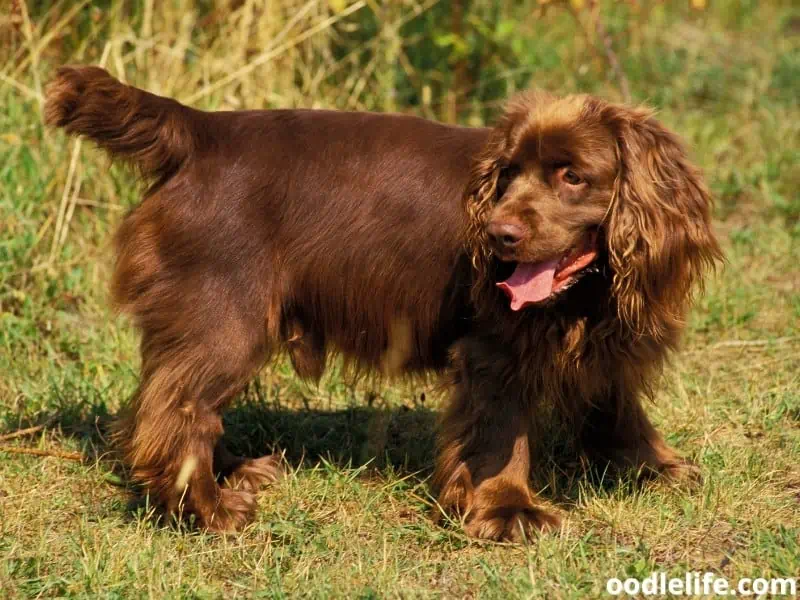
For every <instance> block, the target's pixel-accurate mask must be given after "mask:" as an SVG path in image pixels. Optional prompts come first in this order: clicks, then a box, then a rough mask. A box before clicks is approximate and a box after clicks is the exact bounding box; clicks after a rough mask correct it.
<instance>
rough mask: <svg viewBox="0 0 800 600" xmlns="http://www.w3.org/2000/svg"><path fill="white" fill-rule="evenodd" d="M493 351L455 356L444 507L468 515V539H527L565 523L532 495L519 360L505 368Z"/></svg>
mask: <svg viewBox="0 0 800 600" xmlns="http://www.w3.org/2000/svg"><path fill="white" fill-rule="evenodd" d="M490 345H491V344H489V343H488V342H485V341H477V340H467V341H464V342H462V343H460V345H459V347H458V348H457V349H456V350H455V351H454V353H453V364H454V382H453V397H452V398H451V401H450V405H449V406H448V408H447V409H446V412H445V414H444V418H443V422H442V426H441V432H440V436H439V456H438V459H437V464H436V473H435V476H434V486H435V487H436V488H437V490H438V493H439V504H440V506H441V507H442V509H444V510H446V511H448V512H450V513H453V514H455V515H457V516H460V517H461V518H462V519H463V522H464V527H465V530H466V532H467V534H469V535H471V536H473V537H477V538H484V539H492V540H510V541H522V540H524V539H527V538H529V537H530V535H531V534H532V533H534V532H536V531H539V530H544V529H550V528H555V527H557V526H558V525H559V523H560V519H559V517H558V516H557V515H556V514H554V513H553V512H550V511H548V510H546V509H545V508H543V507H542V506H541V505H540V504H539V503H538V502H537V500H536V495H535V494H534V492H533V491H532V490H531V489H530V485H529V481H528V478H529V473H530V467H531V450H530V441H529V436H530V435H531V429H532V419H531V414H530V402H529V401H528V399H527V398H526V397H525V396H526V391H525V390H524V388H523V387H522V386H521V384H519V383H518V381H517V379H516V377H514V376H513V373H514V372H515V365H513V364H511V362H512V361H513V359H509V363H508V364H505V363H504V360H503V358H502V356H503V355H502V353H498V352H497V350H496V349H492V348H490V347H489V346H490Z"/></svg>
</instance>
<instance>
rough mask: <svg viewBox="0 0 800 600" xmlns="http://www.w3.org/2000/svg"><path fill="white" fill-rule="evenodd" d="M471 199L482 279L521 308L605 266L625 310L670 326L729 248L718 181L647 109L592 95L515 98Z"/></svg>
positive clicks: (553, 300)
mask: <svg viewBox="0 0 800 600" xmlns="http://www.w3.org/2000/svg"><path fill="white" fill-rule="evenodd" d="M466 208H467V211H468V214H469V217H470V235H469V238H470V243H471V248H470V249H471V252H472V258H473V263H474V265H475V267H476V268H477V270H478V274H477V277H478V282H477V283H478V287H480V286H483V287H484V288H485V287H486V286H494V285H496V286H497V287H499V288H500V289H502V290H503V291H504V292H505V294H506V296H507V298H508V302H509V304H510V307H511V309H512V310H514V311H520V310H524V309H526V308H528V307H531V306H548V305H554V304H557V303H559V302H560V301H562V300H563V298H564V297H565V296H566V295H569V294H575V293H579V291H578V290H579V289H580V288H581V286H580V285H577V284H579V282H580V281H581V280H582V279H585V278H604V279H605V280H606V281H607V283H608V289H609V290H610V291H611V297H612V298H613V299H614V301H615V304H616V307H617V313H618V316H619V317H620V318H621V319H622V320H624V321H625V322H626V323H627V324H628V325H629V326H630V327H631V328H632V329H635V330H636V331H638V332H641V333H647V334H650V335H656V336H660V334H661V333H663V331H662V330H663V329H664V327H667V326H670V325H678V324H679V323H680V321H681V319H682V316H683V313H684V309H685V307H686V304H687V302H688V300H689V299H690V297H691V290H692V288H693V284H694V283H695V282H697V281H698V280H700V278H701V276H702V274H703V271H704V270H705V269H706V268H707V267H709V266H712V265H713V264H714V263H715V261H717V260H718V259H721V256H722V255H721V252H720V249H719V245H718V244H717V241H716V239H715V237H714V234H713V232H712V230H711V224H710V221H711V218H710V211H711V199H710V196H709V192H708V190H707V188H706V187H705V185H704V183H703V181H702V179H701V177H700V175H699V173H698V171H697V170H696V169H695V168H694V167H693V166H692V165H691V164H690V163H689V161H688V159H687V157H686V154H685V152H684V150H683V148H682V145H681V143H680V141H679V140H678V139H677V138H676V137H675V135H673V134H672V133H671V132H669V131H668V130H667V129H666V128H664V127H663V126H662V125H661V124H660V123H658V122H657V121H656V120H655V119H654V118H653V117H652V114H651V112H650V111H648V110H645V109H639V108H631V107H627V106H621V105H616V104H611V103H608V102H605V101H602V100H599V99H597V98H593V97H589V96H567V97H563V98H558V97H555V96H552V95H549V94H546V93H541V92H536V93H530V94H527V95H523V96H520V97H518V98H516V99H514V100H512V101H511V102H510V103H509V105H508V107H507V109H506V112H505V114H504V116H503V117H502V118H501V120H500V122H499V123H498V125H497V127H496V128H495V129H494V131H493V132H492V134H491V136H490V140H489V142H488V144H487V146H486V149H485V150H484V154H483V155H482V156H481V157H480V158H479V159H478V161H477V162H476V166H475V170H474V173H473V178H472V181H471V185H470V189H469V190H468V193H467V196H466ZM573 289H574V290H575V291H572V290H573ZM585 301H586V302H592V301H593V299H592V298H586V299H585ZM596 301H601V299H599V298H598V299H596Z"/></svg>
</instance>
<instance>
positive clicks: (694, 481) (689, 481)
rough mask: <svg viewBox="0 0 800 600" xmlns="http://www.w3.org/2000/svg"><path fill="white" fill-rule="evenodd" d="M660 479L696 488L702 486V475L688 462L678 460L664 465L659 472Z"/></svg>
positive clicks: (695, 466)
mask: <svg viewBox="0 0 800 600" xmlns="http://www.w3.org/2000/svg"><path fill="white" fill-rule="evenodd" d="M660 471H661V472H660V478H661V479H662V480H664V481H666V482H669V483H675V484H678V485H683V486H688V487H696V486H700V485H702V484H703V473H702V471H701V470H700V467H698V466H697V465H696V464H694V463H693V462H692V461H690V460H686V459H680V460H675V461H670V462H668V463H666V464H664V465H663V466H662V467H661V470H660Z"/></svg>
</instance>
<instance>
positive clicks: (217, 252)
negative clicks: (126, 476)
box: [46, 67, 721, 539]
mask: <svg viewBox="0 0 800 600" xmlns="http://www.w3.org/2000/svg"><path fill="white" fill-rule="evenodd" d="M46 118H47V121H48V122H49V123H50V124H53V125H55V126H58V127H63V128H64V129H65V130H66V131H67V132H68V133H71V134H79V135H84V136H86V137H87V138H89V139H92V140H94V141H95V142H96V143H97V144H99V145H100V146H101V147H102V148H104V149H106V150H107V151H108V152H110V153H111V154H112V155H113V156H115V157H118V158H120V159H123V160H126V161H128V162H130V163H132V164H133V165H135V166H136V167H137V168H138V169H139V171H140V172H141V173H142V174H143V175H144V176H145V177H146V178H147V179H148V180H149V181H150V184H151V185H150V187H149V189H148V190H147V192H146V194H145V196H144V199H143V201H142V203H141V204H140V205H139V206H138V207H136V208H135V209H134V210H133V211H132V212H131V213H130V214H129V215H128V216H127V217H126V219H125V220H124V222H123V223H122V225H121V228H120V230H119V233H118V234H117V238H116V244H117V246H116V247H117V261H116V270H115V273H114V278H113V284H112V289H113V296H114V298H115V300H116V302H117V304H118V305H119V306H120V307H121V309H122V310H124V311H125V312H127V313H128V314H130V315H132V317H133V319H134V321H135V323H136V325H137V326H138V328H139V329H140V330H141V334H142V341H141V356H142V367H141V382H140V386H139V389H138V391H137V393H136V395H135V397H134V398H133V400H132V402H131V406H130V411H129V413H128V414H127V416H126V418H125V420H124V426H123V427H121V429H120V438H121V441H122V444H123V448H124V453H125V457H126V460H127V462H128V464H129V465H130V468H131V470H132V473H133V476H134V477H135V478H136V480H138V481H139V482H140V483H141V484H142V485H143V486H144V488H145V489H146V490H147V492H149V494H150V495H151V497H152V498H153V499H155V500H157V502H158V503H159V504H160V505H161V506H162V507H163V508H164V509H165V510H166V511H168V512H171V513H176V512H179V511H180V512H182V513H183V514H189V513H191V514H193V515H195V517H196V519H197V520H198V522H199V523H200V524H201V525H202V526H204V527H207V528H209V529H213V530H231V529H236V528H238V527H241V526H242V525H244V524H245V523H246V522H247V521H248V520H249V519H250V517H251V516H252V513H253V510H254V508H255V506H256V492H257V490H258V488H259V487H260V486H261V485H262V484H264V483H265V482H268V481H271V480H274V479H276V478H277V477H278V476H279V475H280V473H281V466H280V461H279V460H278V459H277V458H276V457H275V456H274V455H270V456H265V457H262V458H256V459H250V458H239V457H236V456H233V455H231V454H230V453H229V452H227V451H226V450H225V449H224V446H222V444H221V441H220V439H221V436H222V433H223V428H222V419H221V416H220V415H221V412H222V410H223V409H224V408H225V406H226V404H228V402H229V401H230V400H231V398H232V397H233V396H234V395H235V394H236V393H237V391H238V390H240V389H241V388H242V386H243V385H244V384H245V383H246V382H247V381H248V379H250V378H251V377H252V376H253V375H254V373H255V372H256V371H257V370H258V369H259V367H260V366H261V365H263V364H264V362H265V361H266V360H268V359H269V358H270V357H273V356H274V355H275V354H276V353H278V352H285V353H286V354H288V356H289V357H290V359H291V361H292V364H293V365H294V368H295V370H296V372H297V374H298V375H299V376H300V377H302V378H305V379H309V380H317V379H318V378H319V377H320V376H321V374H322V373H323V370H324V369H325V365H326V363H327V362H328V360H329V359H330V358H331V356H332V355H334V354H337V355H340V356H342V357H343V358H344V360H345V361H346V362H347V364H348V365H349V366H351V367H353V368H355V369H356V370H358V371H359V372H365V371H373V372H376V371H377V372H382V373H384V374H403V373H413V372H422V371H439V372H444V373H446V374H447V377H448V378H449V379H448V382H449V389H450V403H449V406H448V408H447V409H446V411H445V413H444V415H443V422H442V424H441V432H440V435H439V442H440V444H439V446H440V448H439V455H438V459H437V461H436V469H435V475H434V485H435V487H436V489H437V491H438V494H439V502H440V504H441V506H442V507H443V508H445V509H446V510H449V511H452V512H453V513H455V514H457V515H460V516H461V517H462V518H463V522H464V525H465V527H466V530H467V532H468V533H469V534H470V535H473V536H477V537H480V538H492V539H519V538H520V537H522V536H524V535H527V534H530V533H531V532H532V531H534V530H537V529H542V528H547V527H551V526H555V525H557V524H558V517H557V516H556V515H555V514H554V513H552V512H549V511H548V510H547V509H545V508H544V507H543V506H542V505H541V504H540V503H539V502H537V498H536V496H535V494H534V493H533V491H532V490H531V487H530V485H529V475H530V472H531V469H532V468H534V466H535V465H536V456H534V455H533V454H534V453H533V450H532V449H533V444H532V443H531V440H532V436H534V435H535V432H534V427H535V426H534V423H535V421H534V419H533V418H532V416H533V414H534V413H535V412H536V411H538V410H540V408H541V407H542V406H544V405H548V406H555V407H557V409H559V410H560V411H561V414H562V416H563V417H564V418H565V419H567V420H568V422H569V423H570V427H571V429H572V430H573V431H574V432H575V436H576V439H577V440H579V441H580V442H581V448H582V449H583V450H584V451H585V453H586V454H587V455H588V456H590V457H594V458H596V459H599V460H601V461H604V464H608V463H611V464H612V465H615V466H619V467H625V468H633V469H639V470H645V471H649V472H652V473H657V474H661V475H663V476H666V477H671V478H684V477H687V476H692V475H693V474H694V473H695V471H696V468H695V467H694V466H692V465H691V463H689V462H687V461H686V460H685V459H683V458H681V457H680V456H679V455H678V454H677V453H676V452H675V451H674V450H672V449H671V448H670V447H669V446H667V444H666V443H665V442H664V439H663V438H662V437H661V435H660V434H659V433H658V432H657V431H656V430H655V429H654V428H653V426H652V424H651V423H650V421H649V420H648V418H647V416H646V415H645V412H644V410H643V408H642V399H643V398H644V397H647V396H648V394H649V393H650V392H651V386H652V384H653V382H654V381H655V379H656V377H657V375H658V373H659V370H660V368H661V366H662V363H663V362H664V359H665V357H666V356H667V354H668V352H669V351H670V350H672V349H674V348H675V346H676V344H677V342H678V337H679V334H680V331H681V329H682V328H683V325H684V321H683V319H684V315H685V313H686V310H687V308H688V306H689V304H690V300H691V297H692V291H693V288H695V287H696V284H698V283H699V281H700V280H701V277H702V275H703V272H704V270H705V269H706V268H707V267H709V266H713V264H714V263H715V262H716V261H717V259H719V258H720V256H721V255H720V250H719V247H718V245H717V242H716V240H715V238H714V235H713V233H712V230H711V226H710V215H709V213H710V205H711V202H710V198H709V193H708V190H707V189H706V187H705V185H704V184H703V182H702V180H701V177H700V174H699V173H698V171H697V170H696V169H695V168H694V167H693V166H692V165H691V164H690V163H689V161H688V160H687V158H686V155H685V153H684V150H683V148H682V147H681V144H680V142H679V141H678V139H677V138H676V137H675V136H674V135H673V134H672V133H670V132H669V131H668V130H667V129H665V128H664V127H663V126H662V125H660V124H659V123H658V122H657V121H656V120H655V119H654V118H653V117H652V115H651V113H650V112H649V111H647V110H644V109H640V108H630V107H626V106H621V105H617V104H611V103H608V102H605V101H603V100H600V99H597V98H593V97H590V96H567V97H563V98H559V97H556V96H552V95H549V94H545V93H529V94H525V95H522V96H520V97H518V98H516V99H514V100H512V101H511V102H510V103H509V104H508V107H507V109H506V111H505V114H504V116H503V117H502V118H501V119H500V120H499V122H498V123H497V125H496V126H495V127H494V128H491V129H473V128H462V127H454V126H448V125H443V124H438V123H434V122H430V121H426V120H422V119H418V118H414V117H409V116H401V115H383V114H371V113H347V112H329V111H321V110H267V111H247V112H212V113H208V112H201V111H198V110H194V109H192V108H188V107H186V106H183V105H181V104H179V103H178V102H175V101H173V100H170V99H167V98H162V97H158V96H155V95H152V94H149V93H147V92H144V91H142V90H139V89H136V88H133V87H129V86H127V85H123V84H122V83H120V82H118V81H117V80H115V79H114V78H112V77H111V76H110V75H108V74H107V73H106V72H105V71H103V70H101V69H99V68H94V67H77V68H69V67H67V68H62V69H60V70H59V71H58V74H57V77H56V78H55V81H54V82H53V83H52V85H51V86H50V88H49V92H48V98H47V106H46Z"/></svg>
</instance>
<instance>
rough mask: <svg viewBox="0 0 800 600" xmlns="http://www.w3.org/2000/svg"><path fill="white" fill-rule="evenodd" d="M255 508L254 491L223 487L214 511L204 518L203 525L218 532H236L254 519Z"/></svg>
mask: <svg viewBox="0 0 800 600" xmlns="http://www.w3.org/2000/svg"><path fill="white" fill-rule="evenodd" d="M255 510H256V495H255V494H254V493H252V492H248V491H244V490H232V489H228V488H221V489H220V495H219V501H218V502H217V505H216V506H215V507H214V511H213V512H212V513H211V514H210V515H209V516H207V517H206V518H204V519H202V522H201V526H202V527H204V528H205V529H208V530H209V531H213V532H216V533H234V532H236V531H239V530H241V529H242V528H243V527H244V526H245V525H247V524H248V523H249V522H250V521H251V520H252V519H253V514H254V513H255Z"/></svg>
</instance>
